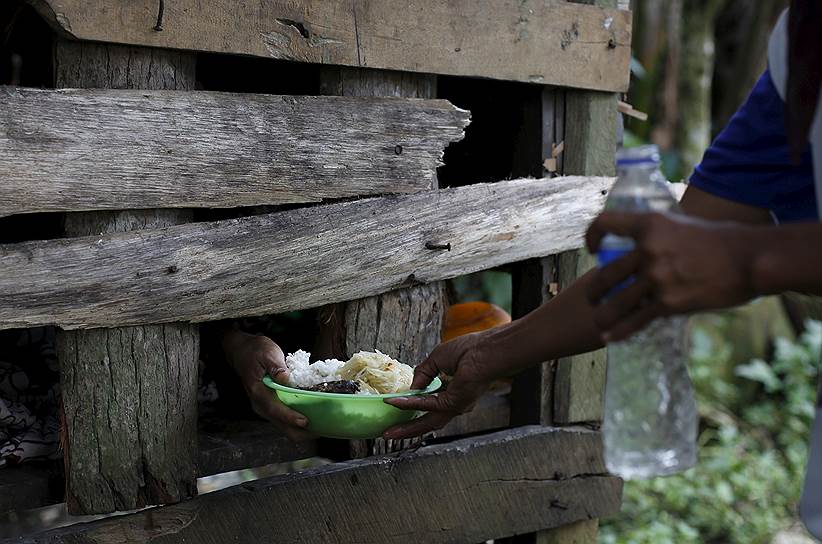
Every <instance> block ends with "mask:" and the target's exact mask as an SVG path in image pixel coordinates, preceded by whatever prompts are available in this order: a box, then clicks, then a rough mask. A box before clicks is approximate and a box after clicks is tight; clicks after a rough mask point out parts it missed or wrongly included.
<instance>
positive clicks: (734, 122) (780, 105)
mask: <svg viewBox="0 0 822 544" xmlns="http://www.w3.org/2000/svg"><path fill="white" fill-rule="evenodd" d="M690 183H691V185H693V186H694V187H697V188H699V189H702V190H703V191H706V192H708V193H711V194H713V195H715V196H718V197H721V198H725V199H728V200H732V201H734V202H739V203H742V204H748V205H750V206H755V207H757V208H765V209H768V210H770V211H771V212H772V213H773V214H774V215H775V216H776V218H777V219H779V220H780V221H796V220H806V219H813V218H815V217H816V202H815V196H814V195H815V193H814V184H813V168H812V164H811V155H810V148H808V149H807V150H806V151H805V152H804V153H803V154H802V160H801V163H800V164H799V165H794V164H793V163H792V162H791V160H790V152H789V148H788V140H787V136H786V132H785V105H784V102H783V101H782V99H781V98H780V97H779V94H778V93H777V90H776V87H775V86H774V84H773V81H772V80H771V76H770V73H769V71H767V70H766V71H765V73H764V74H763V75H762V77H760V79H759V81H757V83H756V85H755V86H754V88H753V90H752V91H751V94H750V95H749V96H748V99H747V101H746V102H745V103H744V104H743V105H742V107H741V108H740V109H739V110H738V111H737V112H736V114H734V116H733V117H732V118H731V120H730V122H729V123H728V125H727V126H726V127H725V128H724V129H723V130H722V132H720V133H719V135H718V136H717V137H716V139H715V140H714V142H713V143H712V144H711V146H710V147H709V148H708V150H707V151H706V152H705V155H704V157H703V158H702V162H701V163H700V164H699V165H698V166H697V167H696V169H695V170H694V173H693V175H692V176H691V180H690Z"/></svg>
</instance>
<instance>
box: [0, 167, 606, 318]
mask: <svg viewBox="0 0 822 544" xmlns="http://www.w3.org/2000/svg"><path fill="white" fill-rule="evenodd" d="M612 181H613V178H585V177H567V178H554V179H543V180H533V179H531V180H510V181H503V182H499V183H489V184H478V185H471V186H465V187H459V188H455V189H443V190H440V191H429V192H424V193H418V194H415V195H405V196H395V197H382V198H372V199H364V200H357V201H352V202H341V203H336V204H329V205H326V206H315V207H311V208H303V209H295V210H289V211H284V212H279V213H273V214H267V215H260V216H252V217H245V218H241V219H232V220H226V221H216V222H210V223H191V224H187V225H179V226H172V227H167V228H163V229H155V230H141V231H132V232H127V233H120V234H107V235H100V236H89V237H83V238H71V239H61V240H47V241H37V242H25V243H20V244H8V245H0V329H2V328H15V327H30V326H36V325H45V324H53V325H59V326H61V327H63V328H69V329H70V328H93V327H113V326H123V325H136V324H148V323H163V322H178V321H194V322H199V321H209V320H216V319H223V318H234V317H239V316H249V315H266V314H272V313H279V312H285V311H290V310H295V309H300V308H310V307H316V306H320V305H322V304H329V303H333V302H341V301H346V300H353V299H356V298H361V297H365V296H371V295H376V294H379V293H383V292H387V291H390V290H392V289H396V288H401V287H405V286H408V285H414V284H417V283H428V282H431V281H437V280H442V279H446V278H451V277H455V276H461V275H464V274H468V273H471V272H476V271H478V270H483V269H487V268H492V267H494V266H498V265H501V264H505V263H508V262H514V261H520V260H524V259H528V258H531V257H537V256H542V255H548V254H552V253H558V252H560V251H565V250H568V249H572V248H576V247H579V246H580V245H581V242H582V236H583V232H584V230H585V228H586V226H587V225H588V223H589V222H590V221H591V220H592V219H593V218H594V216H595V215H596V214H597V213H598V212H599V210H600V208H601V206H602V203H603V201H604V198H605V196H604V195H605V193H606V192H607V189H608V188H609V187H610V184H611V183H612ZM449 244H450V245H449ZM446 247H448V248H450V249H447V250H446V249H444V248H446ZM440 248H443V249H440Z"/></svg>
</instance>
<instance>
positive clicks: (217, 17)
mask: <svg viewBox="0 0 822 544" xmlns="http://www.w3.org/2000/svg"><path fill="white" fill-rule="evenodd" d="M31 1H32V2H33V3H34V4H35V5H36V6H38V7H40V8H41V12H42V13H43V14H44V15H45V17H46V19H47V20H49V21H50V22H51V23H52V25H53V26H55V27H56V28H58V29H59V30H60V31H62V32H64V33H67V34H68V35H70V36H73V37H75V38H78V39H81V40H93V41H102V42H115V43H126V44H132V45H148V46H152V47H166V48H177V49H194V50H200V51H214V52H219V53H235V54H241V55H254V56H258V57H269V58H275V59H286V60H294V61H298V62H309V63H322V64H337V65H345V66H359V67H370V68H382V69H389V70H401V71H408V72H428V73H435V74H448V75H459V76H477V77H487V78H494V79H504V80H512V81H527V82H532V83H544V84H551V85H562V86H567V87H580V88H586V89H602V90H612V91H626V90H627V89H628V79H629V61H630V42H631V16H630V12H627V11H617V10H614V9H601V8H598V7H593V6H574V5H570V4H566V3H564V2H545V1H544V0H451V1H448V2H442V1H440V0H415V1H414V2H406V3H404V4H403V5H402V6H401V7H400V6H397V4H396V2H394V1H393V0H354V1H353V2H352V1H350V0H302V1H293V2H256V1H251V0H174V1H173V2H166V3H165V10H164V14H163V15H164V16H163V24H162V31H156V30H155V26H156V24H157V16H158V2H157V0H129V1H128V2H122V1H121V0H103V1H97V2H93V3H89V2H86V1H85V0H31Z"/></svg>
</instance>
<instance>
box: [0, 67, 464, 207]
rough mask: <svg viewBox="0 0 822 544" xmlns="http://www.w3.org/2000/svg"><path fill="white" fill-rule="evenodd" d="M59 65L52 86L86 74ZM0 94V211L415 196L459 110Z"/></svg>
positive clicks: (431, 178) (338, 101) (422, 104)
mask: <svg viewBox="0 0 822 544" xmlns="http://www.w3.org/2000/svg"><path fill="white" fill-rule="evenodd" d="M59 66H60V67H62V68H63V69H64V70H63V72H61V73H65V75H66V78H65V79H61V80H60V81H61V82H63V83H64V84H66V85H75V86H77V85H81V84H85V83H89V84H93V82H86V81H81V80H79V79H78V78H77V77H73V78H72V77H71V76H73V74H71V71H70V69H69V68H68V67H66V66H65V62H64V63H61V64H60V65H59ZM416 77H422V76H416ZM131 81H134V80H131ZM0 96H2V97H3V99H2V101H0V156H2V157H3V161H2V162H0V178H2V179H3V184H4V185H3V191H2V194H0V216H3V215H11V214H17V213H29V212H49V211H82V210H103V209H112V210H124V209H133V208H139V209H145V208H202V207H205V208H220V207H235V206H256V205H279V204H295V203H309V202H320V201H322V200H325V199H340V198H351V197H361V196H368V195H379V194H396V193H414V192H417V191H422V190H426V189H430V188H432V187H433V186H434V182H435V181H436V167H437V166H438V165H439V164H441V159H442V154H443V150H444V149H445V147H446V146H447V145H448V144H449V143H450V142H454V141H458V140H460V139H462V137H463V131H464V129H465V126H466V125H467V124H468V120H469V114H468V112H466V111H462V110H459V109H457V108H455V107H454V106H452V105H451V104H449V103H448V102H445V101H443V100H429V101H422V100H399V99H372V100H367V101H366V100H360V99H352V98H340V97H314V96H272V95H262V94H240V93H214V92H205V91H201V92H196V93H189V92H168V91H145V90H139V91H137V90H132V91H129V90H120V91H112V90H58V91H54V90H37V89H20V88H11V87H6V88H2V89H0Z"/></svg>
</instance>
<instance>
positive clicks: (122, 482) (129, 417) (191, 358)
mask: <svg viewBox="0 0 822 544" xmlns="http://www.w3.org/2000/svg"><path fill="white" fill-rule="evenodd" d="M54 64H55V67H56V68H57V69H56V70H55V73H56V77H55V84H56V85H57V86H76V85H88V86H99V87H115V88H124V89H135V88H144V89H158V90H181V91H186V90H192V89H193V88H194V72H195V58H194V55H193V54H191V53H183V52H179V51H163V50H150V49H140V48H128V47H122V46H117V45H99V44H87V43H80V42H74V41H71V42H70V41H63V40H60V41H58V42H57V43H55V45H54ZM71 127H72V125H71V124H69V125H67V126H66V129H68V130H69V131H70V130H71ZM21 128H22V127H21ZM31 129H32V127H27V128H22V130H23V131H24V132H29V134H30V135H31V134H32V132H30V131H31ZM103 132H105V131H103ZM34 133H35V134H36V133H37V131H36V129H35V131H34ZM2 139H3V138H0V140H2ZM14 160H15V158H13V155H12V156H9V157H7V158H6V160H4V161H3V163H10V162H14ZM38 163H39V161H34V162H33V163H30V164H29V165H28V168H29V169H30V170H31V171H37V170H38V169H39V164H38ZM110 183H117V180H116V179H113V180H110ZM4 194H5V192H4ZM190 219H191V213H190V212H188V211H185V210H137V211H123V212H108V213H78V214H68V215H67V216H66V220H65V230H66V234H67V235H68V236H87V235H98V234H102V233H106V234H111V233H122V232H126V231H134V230H138V229H147V228H158V227H166V226H169V225H174V224H177V223H183V222H187V221H190ZM199 340H200V336H199V330H198V328H197V327H196V326H194V325H191V324H188V323H168V324H162V325H144V326H135V327H125V328H119V329H96V330H91V331H60V333H59V334H58V338H57V350H58V352H57V355H58V358H59V360H60V370H61V393H62V409H63V416H64V417H63V429H64V432H63V461H64V464H65V467H66V469H65V470H66V505H67V507H68V511H69V512H70V513H72V514H92V513H106V512H111V511H114V510H131V509H134V508H141V507H143V506H146V505H151V504H162V503H168V502H176V501H180V500H183V499H185V498H188V497H191V496H193V495H195V494H196V492H197V487H196V481H195V478H196V476H195V464H196V453H197V445H196V443H195V438H196V432H197V356H198V353H199V345H200V344H199Z"/></svg>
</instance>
